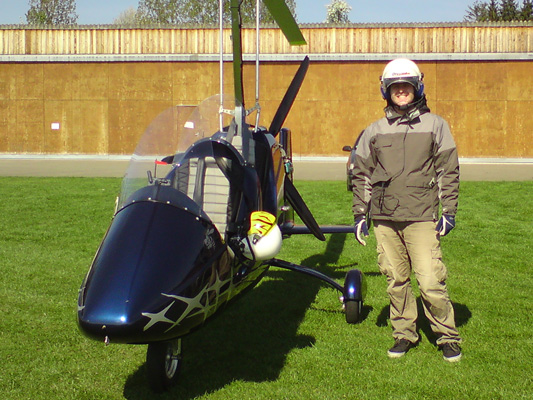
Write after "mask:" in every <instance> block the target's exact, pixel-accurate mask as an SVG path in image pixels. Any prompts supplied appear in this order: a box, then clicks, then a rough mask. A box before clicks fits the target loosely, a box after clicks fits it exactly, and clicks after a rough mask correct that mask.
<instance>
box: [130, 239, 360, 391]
mask: <svg viewBox="0 0 533 400" xmlns="http://www.w3.org/2000/svg"><path fill="white" fill-rule="evenodd" d="M345 237H346V235H331V237H330V239H329V241H328V243H327V248H326V251H325V252H324V254H319V255H313V256H311V257H308V258H306V259H304V260H302V261H301V264H302V265H305V266H308V267H312V268H317V269H319V270H320V271H321V272H323V273H326V274H328V275H330V276H332V277H333V278H335V279H337V278H339V275H341V278H343V277H344V274H345V272H342V273H341V272H340V271H337V268H338V267H335V268H334V267H333V265H335V263H336V262H337V261H338V257H339V255H340V254H341V253H342V250H343V248H344V242H345ZM268 278H269V279H265V280H263V282H262V283H261V284H260V285H259V286H258V287H256V288H255V289H253V290H252V291H250V292H249V293H247V294H246V295H245V296H244V297H243V298H241V299H240V300H239V301H237V302H236V303H234V304H233V305H232V306H231V307H229V308H228V309H226V310H225V311H224V312H223V314H222V315H221V318H215V319H214V320H213V321H211V322H210V323H209V324H207V325H206V326H205V327H204V328H202V329H200V330H198V331H197V332H195V333H193V334H191V335H190V336H187V337H185V338H184V339H183V366H182V370H181V376H180V380H179V383H178V385H177V386H176V387H175V388H172V390H170V391H169V392H168V393H164V394H161V395H159V396H158V395H155V394H153V393H152V392H150V390H149V389H148V383H147V381H146V377H145V365H143V366H141V367H140V368H139V369H138V370H137V371H136V372H135V373H133V374H132V375H131V376H130V377H129V378H128V379H127V381H126V384H125V387H124V397H125V398H127V399H129V400H139V399H154V398H161V399H192V398H195V397H198V396H202V395H205V394H209V393H212V392H215V391H217V390H220V389H221V388H223V387H224V386H226V385H228V384H230V383H232V382H234V381H245V382H266V381H274V380H276V379H278V378H279V375H280V373H281V371H282V370H283V367H284V365H285V362H286V358H287V355H288V354H289V353H290V352H292V351H294V350H295V349H303V348H306V347H310V346H312V345H313V344H314V343H315V338H314V337H312V336H309V335H300V334H298V328H299V326H300V323H301V322H302V320H303V319H304V317H305V313H306V312H307V310H308V309H309V307H310V306H311V304H312V303H313V302H314V300H315V297H316V295H317V293H318V291H319V289H320V288H321V287H322V286H324V285H325V284H324V283H323V282H321V281H319V280H317V279H312V278H310V277H307V276H301V275H300V274H296V273H294V272H291V271H285V270H279V269H275V270H270V271H269V273H268ZM367 315H368V312H367Z"/></svg>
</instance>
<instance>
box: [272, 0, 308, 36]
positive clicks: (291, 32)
mask: <svg viewBox="0 0 533 400" xmlns="http://www.w3.org/2000/svg"><path fill="white" fill-rule="evenodd" d="M263 3H264V4H265V6H266V8H267V9H268V11H270V14H271V15H272V18H274V21H276V23H277V24H278V26H279V27H280V28H281V31H282V32H283V34H284V35H285V37H286V38H287V40H288V41H289V43H290V44H291V45H293V46H297V45H303V44H307V42H306V41H305V39H304V37H303V35H302V32H301V31H300V28H299V27H298V24H297V23H296V20H295V19H294V17H293V16H292V14H291V10H290V9H289V7H288V6H287V4H285V1H284V0H263Z"/></svg>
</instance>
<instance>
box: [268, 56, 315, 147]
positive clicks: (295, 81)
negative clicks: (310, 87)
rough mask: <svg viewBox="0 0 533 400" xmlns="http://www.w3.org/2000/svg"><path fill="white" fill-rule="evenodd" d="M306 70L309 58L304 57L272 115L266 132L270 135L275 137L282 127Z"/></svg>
mask: <svg viewBox="0 0 533 400" xmlns="http://www.w3.org/2000/svg"><path fill="white" fill-rule="evenodd" d="M308 68H309V57H308V56H305V58H304V60H303V61H302V63H301V64H300V68H298V71H297V72H296V75H294V78H292V82H291V84H290V85H289V88H288V89H287V92H286V93H285V96H284V97H283V100H282V101H281V103H280V105H279V107H278V110H277V111H276V115H274V119H273V120H272V123H271V124H270V128H268V131H269V132H270V133H271V134H272V135H274V136H276V135H277V134H278V132H279V130H280V129H281V127H282V126H283V123H284V122H285V119H286V118H287V115H288V114H289V111H290V110H291V107H292V103H294V99H296V95H297V94H298V91H299V90H300V87H301V86H302V83H303V81H304V78H305V74H306V73H307V69H308Z"/></svg>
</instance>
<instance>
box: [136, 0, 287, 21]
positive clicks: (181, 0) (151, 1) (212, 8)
mask: <svg viewBox="0 0 533 400" xmlns="http://www.w3.org/2000/svg"><path fill="white" fill-rule="evenodd" d="M255 5H256V1H255V0H243V1H242V4H241V16H242V18H241V20H242V23H244V24H247V23H253V22H255ZM287 5H288V7H289V9H290V10H291V12H292V13H293V15H295V14H294V13H295V10H296V1H295V0H287ZM218 8H219V0H140V1H139V8H138V9H137V13H138V15H139V17H140V18H141V21H142V22H143V23H163V24H178V25H179V24H204V25H205V24H207V25H209V24H217V23H218V18H219V9H218ZM259 17H260V22H262V23H269V22H273V21H274V19H273V18H272V16H271V15H270V13H269V12H268V10H267V9H266V7H265V5H264V4H263V3H262V2H261V3H260V8H259ZM223 19H224V22H229V21H230V19H231V14H230V2H229V1H225V2H224V12H223Z"/></svg>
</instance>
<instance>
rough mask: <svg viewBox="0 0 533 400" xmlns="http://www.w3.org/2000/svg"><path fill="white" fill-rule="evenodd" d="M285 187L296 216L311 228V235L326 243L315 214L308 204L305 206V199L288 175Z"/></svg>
mask: <svg viewBox="0 0 533 400" xmlns="http://www.w3.org/2000/svg"><path fill="white" fill-rule="evenodd" d="M284 187H285V196H286V197H287V200H288V201H289V203H290V204H291V206H292V208H293V209H294V211H295V212H296V214H298V215H299V217H300V218H301V219H302V222H303V223H304V224H305V226H307V227H308V228H309V230H310V231H311V233H312V234H313V235H315V237H316V238H317V239H319V240H322V241H323V242H324V241H325V240H326V237H325V236H324V234H323V233H322V230H321V229H320V226H318V223H317V222H316V220H315V217H313V214H311V211H310V210H309V208H308V207H307V204H305V202H304V199H302V196H301V195H300V193H299V192H298V190H297V189H296V187H295V186H294V183H292V181H291V180H290V179H289V178H288V177H287V176H286V175H285V181H284Z"/></svg>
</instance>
